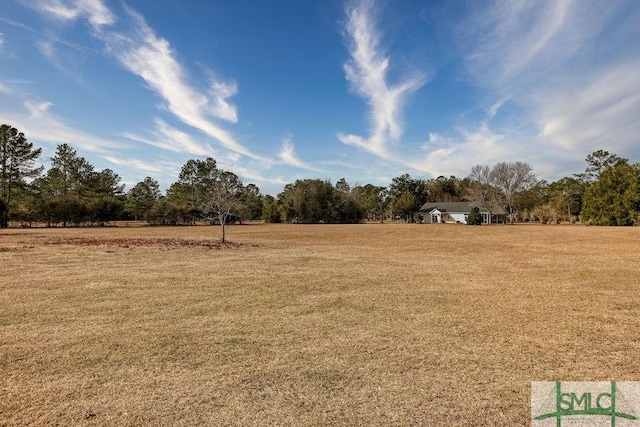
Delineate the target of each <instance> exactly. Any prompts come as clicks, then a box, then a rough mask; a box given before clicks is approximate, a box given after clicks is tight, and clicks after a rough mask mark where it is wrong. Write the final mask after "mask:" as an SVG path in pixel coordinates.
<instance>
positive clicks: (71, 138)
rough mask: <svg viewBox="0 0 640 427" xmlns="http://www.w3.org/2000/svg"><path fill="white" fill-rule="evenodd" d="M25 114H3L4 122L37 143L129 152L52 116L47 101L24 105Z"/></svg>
mask: <svg viewBox="0 0 640 427" xmlns="http://www.w3.org/2000/svg"><path fill="white" fill-rule="evenodd" d="M22 105H23V107H24V111H19V110H17V109H13V110H12V111H3V112H2V114H1V115H2V117H3V120H7V122H9V123H11V124H12V126H14V127H16V128H18V129H20V131H21V132H24V133H25V134H26V135H28V136H29V139H35V140H39V141H43V142H47V143H50V144H56V145H57V144H63V143H67V144H71V145H73V146H75V147H79V148H81V149H83V150H87V151H91V152H94V153H101V154H104V153H109V152H110V151H111V150H114V149H124V148H126V147H125V145H124V144H121V143H120V142H117V141H111V140H107V139H104V138H98V137H95V136H93V135H91V134H88V133H86V132H83V131H80V130H78V129H75V128H74V127H72V126H70V125H69V124H67V123H66V122H65V121H64V119H62V118H60V117H59V116H57V115H55V114H53V113H52V112H51V109H52V107H53V104H52V103H51V102H47V101H34V100H30V99H27V100H24V101H23V104H22Z"/></svg>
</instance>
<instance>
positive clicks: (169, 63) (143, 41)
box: [32, 0, 262, 160]
mask: <svg viewBox="0 0 640 427" xmlns="http://www.w3.org/2000/svg"><path fill="white" fill-rule="evenodd" d="M32 7H33V8H34V9H36V10H38V11H39V12H41V13H42V14H44V15H46V16H48V17H49V16H51V17H54V18H55V19H57V20H63V21H72V20H77V19H82V18H86V19H87V20H88V21H89V23H90V24H91V25H92V28H93V30H94V31H93V35H94V36H95V37H96V38H98V39H99V40H101V41H102V42H104V44H105V46H106V50H107V52H108V53H109V54H110V55H112V56H113V57H114V58H116V59H117V60H118V62H119V63H120V64H121V65H122V66H123V67H124V68H125V69H126V70H128V71H129V72H131V73H133V74H135V75H137V76H139V77H141V78H142V79H143V80H144V81H145V82H146V83H147V85H148V87H149V88H150V89H151V90H152V91H154V92H155V93H156V94H157V95H158V96H160V97H161V98H162V99H163V100H164V102H165V105H164V107H165V108H166V110H167V111H169V112H170V113H171V114H173V115H174V116H175V117H177V118H178V119H179V120H180V121H181V122H183V123H184V124H186V125H188V126H190V127H193V128H195V129H197V130H199V131H201V132H203V133H204V134H206V135H208V136H209V137H211V138H213V139H215V140H216V141H217V142H218V143H219V144H220V145H222V146H223V147H225V148H226V149H228V150H231V151H234V152H236V153H239V154H241V155H244V156H247V157H249V158H252V159H258V160H260V159H262V157H261V156H259V155H257V154H255V153H253V152H252V151H251V150H250V149H248V148H247V147H245V146H244V145H242V144H240V143H239V142H238V141H237V140H236V139H235V138H234V136H233V135H232V134H231V133H230V132H229V131H228V130H226V129H224V128H223V127H222V126H220V125H219V124H218V123H216V122H215V120H223V121H227V122H230V123H236V122H237V121H238V113H237V108H236V107H235V106H234V105H233V104H232V103H231V102H230V101H229V99H230V98H231V97H233V96H234V95H236V94H237V92H238V88H237V84H236V83H235V82H232V81H231V82H229V81H223V80H221V79H219V78H217V77H216V76H215V75H214V74H213V73H212V72H207V75H208V80H209V87H208V88H206V89H204V90H199V89H197V88H195V87H193V86H192V85H191V84H190V83H189V81H188V80H189V79H188V73H187V71H186V70H185V68H184V67H183V65H182V64H181V63H180V62H179V61H178V60H177V59H176V52H175V51H174V50H173V48H172V47H171V45H170V43H169V42H168V41H167V40H166V39H164V38H162V37H160V36H158V35H157V34H156V33H155V31H154V30H153V29H152V28H151V27H150V26H149V25H148V24H147V22H146V20H145V19H144V17H143V16H142V15H140V14H139V13H137V12H136V11H135V10H133V9H132V8H130V7H128V6H126V5H124V6H123V8H124V11H125V14H126V16H125V18H127V19H125V22H122V19H120V21H121V24H122V25H121V27H123V28H124V29H123V30H116V29H114V28H112V27H113V25H112V24H114V23H115V22H116V21H117V20H118V17H117V16H116V15H115V14H114V13H113V12H112V11H111V10H110V9H109V8H108V7H107V6H106V5H105V4H104V3H103V2H102V0H44V1H42V2H35V3H34V4H33V5H32ZM120 18H122V17H120ZM45 53H47V52H46V51H45Z"/></svg>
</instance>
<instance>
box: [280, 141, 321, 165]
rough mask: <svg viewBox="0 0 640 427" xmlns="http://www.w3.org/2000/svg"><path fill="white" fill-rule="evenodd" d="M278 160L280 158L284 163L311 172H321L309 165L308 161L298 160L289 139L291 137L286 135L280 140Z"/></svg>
mask: <svg viewBox="0 0 640 427" xmlns="http://www.w3.org/2000/svg"><path fill="white" fill-rule="evenodd" d="M278 157H279V158H280V160H282V161H283V162H284V163H285V164H287V165H289V166H293V167H296V168H298V169H304V170H308V171H312V172H323V171H322V170H320V169H317V168H315V167H313V166H311V165H310V164H309V163H307V162H305V161H303V160H300V159H299V158H298V156H296V153H295V148H294V146H293V142H292V141H291V137H287V138H285V139H284V141H282V150H281V151H280V154H279V155H278Z"/></svg>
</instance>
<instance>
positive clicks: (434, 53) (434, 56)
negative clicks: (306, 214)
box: [0, 0, 640, 195]
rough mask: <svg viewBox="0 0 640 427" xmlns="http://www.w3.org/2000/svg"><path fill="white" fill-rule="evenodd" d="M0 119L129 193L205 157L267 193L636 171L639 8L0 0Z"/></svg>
mask: <svg viewBox="0 0 640 427" xmlns="http://www.w3.org/2000/svg"><path fill="white" fill-rule="evenodd" d="M0 122H2V123H8V124H11V125H12V126H14V127H17V128H18V129H19V130H20V131H22V132H24V133H25V134H26V136H27V138H28V139H29V140H30V141H31V142H34V143H35V144H36V145H37V146H39V147H42V148H43V150H44V156H43V161H44V162H45V163H46V164H47V165H48V159H49V157H51V156H52V155H53V153H54V151H55V147H56V146H57V145H58V144H61V143H68V144H70V145H72V146H73V147H74V148H76V150H77V151H78V153H79V154H80V155H82V156H84V157H86V158H87V159H88V160H89V161H90V162H91V163H92V164H93V165H94V166H96V168H98V169H104V168H110V169H113V170H114V171H116V172H117V173H118V174H119V175H120V176H121V177H122V179H123V181H124V182H125V183H127V184H128V187H129V188H130V187H131V186H132V185H134V184H135V183H136V182H138V181H141V180H142V179H144V177H145V176H152V177H154V178H156V179H157V180H158V181H160V183H161V185H162V187H163V188H165V189H166V188H167V187H168V186H169V185H170V184H171V182H174V181H175V180H176V179H177V176H178V173H179V171H180V167H181V166H182V165H183V164H184V163H185V162H186V161H187V160H189V159H192V158H204V157H208V156H211V157H214V158H215V159H216V160H217V161H218V164H219V166H220V167H222V168H224V169H228V170H232V171H234V172H235V173H237V174H238V175H239V176H240V177H241V178H242V179H243V181H244V182H245V183H254V184H256V185H258V186H259V187H260V188H261V190H262V191H263V192H264V193H269V194H274V195H275V194H277V193H278V192H279V191H280V190H281V189H282V187H283V186H284V185H285V184H287V183H289V182H293V181H295V180H296V179H299V178H322V179H330V180H331V181H332V182H335V181H336V180H338V179H339V178H341V177H344V178H346V179H347V181H348V182H349V183H351V184H352V185H353V184H366V183H373V184H377V185H388V184H389V182H390V181H391V179H392V178H393V177H395V176H398V175H401V174H403V173H410V174H411V175H412V176H414V177H420V178H431V177H437V176H439V175H447V176H449V175H456V176H459V177H464V176H466V175H467V174H468V173H469V170H470V168H471V166H473V165H474V164H478V163H484V164H493V163H496V162H499V161H526V162H528V163H530V164H531V165H532V167H533V168H534V171H535V172H536V173H537V175H538V176H539V177H540V178H544V179H547V180H555V179H558V178H561V177H562V176H566V175H570V174H572V173H575V172H580V171H582V170H583V169H584V165H585V164H584V158H585V157H586V155H587V154H589V153H591V152H593V151H595V150H598V149H605V150H609V151H610V152H614V153H616V154H618V155H620V156H623V157H627V158H629V159H631V160H632V161H634V162H635V161H639V160H640V137H639V136H640V2H637V1H636V0H629V1H624V0H618V1H601V0H594V1H592V0H565V1H563V0H550V1H545V0H535V1H533V0H532V1H507V0H505V1H491V0H487V1H457V0H443V1H426V0H424V1H418V0H397V1H391V0H385V1H377V0H356V1H342V0H340V1H338V0H323V1H300V0H260V1H258V0H254V1H249V0H238V1H228V0H184V1H175V0H154V1H148V0H129V1H124V2H123V1H121V0H4V1H3V7H2V8H1V9H0Z"/></svg>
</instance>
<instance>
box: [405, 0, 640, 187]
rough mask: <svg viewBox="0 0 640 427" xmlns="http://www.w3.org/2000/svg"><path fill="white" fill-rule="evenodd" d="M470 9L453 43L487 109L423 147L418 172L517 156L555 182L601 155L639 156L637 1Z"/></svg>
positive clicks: (547, 0) (568, 0) (495, 1)
mask: <svg viewBox="0 0 640 427" xmlns="http://www.w3.org/2000/svg"><path fill="white" fill-rule="evenodd" d="M471 6H472V8H471V10H470V12H469V13H468V15H466V16H465V17H464V19H462V20H461V21H460V22H459V24H458V26H457V27H456V28H455V30H454V34H453V36H454V39H455V40H457V42H458V46H459V48H460V53H461V54H462V60H463V64H464V67H465V70H466V71H467V76H468V78H469V80H470V82H471V84H473V85H474V86H476V87H477V88H478V89H479V99H480V104H481V105H484V106H487V105H490V106H491V107H490V108H488V109H485V108H481V109H482V110H484V111H485V113H486V116H485V117H484V118H481V119H477V122H476V123H473V122H470V121H469V120H466V121H465V122H463V123H461V124H460V125H458V127H457V128H456V129H455V130H453V131H451V132H450V133H449V134H448V135H449V136H448V137H446V138H444V137H442V138H435V139H430V141H429V142H428V143H427V144H425V147H426V148H425V150H426V151H427V154H426V157H425V158H424V159H423V160H422V161H421V162H419V164H418V165H417V166H418V167H420V168H423V169H424V168H427V169H429V170H430V171H431V170H432V171H442V170H443V166H445V165H448V168H449V169H450V170H452V171H453V170H456V164H458V165H459V164H460V163H461V162H460V159H464V164H465V166H466V167H467V170H468V167H470V166H471V165H473V164H475V163H491V162H495V161H499V160H521V159H523V158H524V159H529V161H531V162H532V163H533V164H534V167H535V168H536V170H539V171H544V172H546V173H548V174H550V175H551V176H557V175H558V174H566V173H567V171H571V170H575V169H577V168H578V167H581V165H582V159H584V157H585V156H586V155H587V154H588V153H590V152H591V151H594V150H596V149H600V148H603V149H608V150H610V151H614V152H617V153H618V154H621V155H625V156H629V157H633V156H640V147H638V145H637V138H635V136H634V135H637V133H638V132H639V131H640V124H639V122H638V120H637V117H639V116H640V81H639V80H638V79H636V78H635V76H637V75H639V74H640V62H638V61H637V60H636V59H635V58H637V57H638V55H640V29H639V27H638V26H637V25H636V24H635V22H637V19H639V18H640V5H638V4H637V2H634V1H632V0H621V1H619V2H614V3H606V4H604V3H602V2H599V1H597V0H579V1H578V0H564V1H555V0H540V1H535V2H510V1H504V0H491V1H486V2H478V3H472V4H471ZM505 118H506V119H505ZM468 129H478V130H475V131H469V130H468ZM496 154H498V156H500V157H497V156H496ZM550 157H553V162H550V161H549V159H550ZM551 163H553V165H554V166H551V165H550V164H551ZM458 169H459V168H458ZM436 173H437V172H436Z"/></svg>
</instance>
